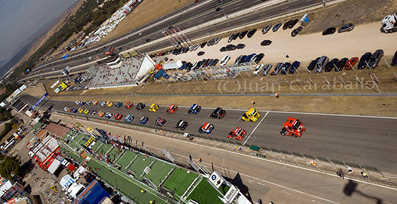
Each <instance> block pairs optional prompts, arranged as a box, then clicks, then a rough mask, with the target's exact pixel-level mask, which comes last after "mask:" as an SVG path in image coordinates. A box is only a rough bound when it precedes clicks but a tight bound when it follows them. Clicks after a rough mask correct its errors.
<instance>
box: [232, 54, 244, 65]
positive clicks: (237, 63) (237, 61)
mask: <svg viewBox="0 0 397 204" xmlns="http://www.w3.org/2000/svg"><path fill="white" fill-rule="evenodd" d="M243 57H244V58H245V57H246V56H245V55H240V56H238V57H237V58H236V61H234V65H239V64H240V60H241V59H244V58H243Z"/></svg>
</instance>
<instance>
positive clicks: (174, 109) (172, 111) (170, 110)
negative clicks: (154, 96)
mask: <svg viewBox="0 0 397 204" xmlns="http://www.w3.org/2000/svg"><path fill="white" fill-rule="evenodd" d="M177 110H178V106H176V105H174V104H171V105H170V107H168V109H167V113H171V114H174V113H175V112H176V111H177Z"/></svg>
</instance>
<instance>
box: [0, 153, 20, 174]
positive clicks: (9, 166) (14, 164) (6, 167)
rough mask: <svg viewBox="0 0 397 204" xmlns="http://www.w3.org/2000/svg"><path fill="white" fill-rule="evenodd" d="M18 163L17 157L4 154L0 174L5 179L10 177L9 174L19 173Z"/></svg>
mask: <svg viewBox="0 0 397 204" xmlns="http://www.w3.org/2000/svg"><path fill="white" fill-rule="evenodd" d="M20 165H21V161H19V160H18V159H17V158H15V157H9V156H6V157H4V159H3V162H1V164H0V175H1V176H2V177H4V178H6V179H11V178H12V176H11V174H13V175H17V174H19V170H20Z"/></svg>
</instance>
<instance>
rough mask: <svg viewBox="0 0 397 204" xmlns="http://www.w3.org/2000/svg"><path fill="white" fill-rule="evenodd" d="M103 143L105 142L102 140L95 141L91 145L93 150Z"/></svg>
mask: <svg viewBox="0 0 397 204" xmlns="http://www.w3.org/2000/svg"><path fill="white" fill-rule="evenodd" d="M101 144H103V143H102V142H101V141H99V140H97V141H95V143H94V144H93V145H92V146H91V149H92V151H94V152H95V151H96V150H97V149H98V147H99V146H101Z"/></svg>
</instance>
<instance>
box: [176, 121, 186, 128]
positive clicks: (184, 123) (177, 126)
mask: <svg viewBox="0 0 397 204" xmlns="http://www.w3.org/2000/svg"><path fill="white" fill-rule="evenodd" d="M187 126H188V123H187V122H186V121H184V120H179V121H178V123H176V125H175V128H177V129H181V130H185V129H186V128H187Z"/></svg>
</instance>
